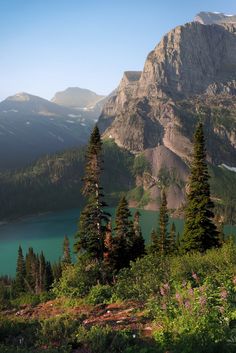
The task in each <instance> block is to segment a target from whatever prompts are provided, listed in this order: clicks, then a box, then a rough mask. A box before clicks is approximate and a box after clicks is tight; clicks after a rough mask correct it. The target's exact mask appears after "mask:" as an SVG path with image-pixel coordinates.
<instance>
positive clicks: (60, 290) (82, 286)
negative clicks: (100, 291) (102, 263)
mask: <svg viewBox="0 0 236 353" xmlns="http://www.w3.org/2000/svg"><path fill="white" fill-rule="evenodd" d="M99 278H100V268H99V265H98V264H97V263H96V262H91V260H90V259H89V258H87V257H85V256H84V257H80V259H79V260H78V262H77V263H76V264H75V265H70V266H67V267H66V268H65V269H64V270H63V273H62V276H61V278H60V279H59V281H58V282H56V283H55V284H54V287H53V293H54V294H55V295H56V296H57V297H62V296H65V297H69V298H82V297H84V296H86V295H87V294H88V293H89V290H90V288H91V287H92V286H94V285H96V284H97V281H98V279H99Z"/></svg>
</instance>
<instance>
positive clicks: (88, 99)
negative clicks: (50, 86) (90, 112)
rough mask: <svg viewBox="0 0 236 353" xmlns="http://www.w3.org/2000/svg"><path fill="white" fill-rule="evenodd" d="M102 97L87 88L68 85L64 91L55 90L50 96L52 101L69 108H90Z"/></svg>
mask: <svg viewBox="0 0 236 353" xmlns="http://www.w3.org/2000/svg"><path fill="white" fill-rule="evenodd" d="M104 97H105V96H101V95H98V94H96V93H95V92H93V91H90V90H89V89H85V88H79V87H69V88H67V89H66V90H64V91H61V92H57V93H56V94H55V96H54V97H53V98H52V102H54V103H56V104H60V105H63V106H65V107H69V108H77V109H92V108H93V107H94V106H95V104H96V103H97V102H98V101H100V100H101V99H103V98H104Z"/></svg>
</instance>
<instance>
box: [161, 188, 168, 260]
mask: <svg viewBox="0 0 236 353" xmlns="http://www.w3.org/2000/svg"><path fill="white" fill-rule="evenodd" d="M168 222H169V216H168V209H167V200H166V194H165V191H164V190H163V192H162V197H161V207H160V216H159V229H160V254H161V255H166V254H168V253H169V252H170V239H169V233H168Z"/></svg>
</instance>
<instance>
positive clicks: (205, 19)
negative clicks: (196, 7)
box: [194, 12, 236, 25]
mask: <svg viewBox="0 0 236 353" xmlns="http://www.w3.org/2000/svg"><path fill="white" fill-rule="evenodd" d="M194 20H195V21H196V22H199V23H201V24H203V25H212V24H213V23H215V24H221V23H234V24H236V15H226V14H224V13H222V12H199V13H198V14H197V15H196V17H195V19H194Z"/></svg>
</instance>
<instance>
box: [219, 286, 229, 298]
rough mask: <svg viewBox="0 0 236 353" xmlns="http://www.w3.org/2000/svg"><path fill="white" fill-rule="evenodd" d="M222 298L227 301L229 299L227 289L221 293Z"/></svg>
mask: <svg viewBox="0 0 236 353" xmlns="http://www.w3.org/2000/svg"><path fill="white" fill-rule="evenodd" d="M220 297H221V299H223V300H225V299H227V297H228V292H227V290H226V289H224V288H223V289H222V291H221V292H220Z"/></svg>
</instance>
